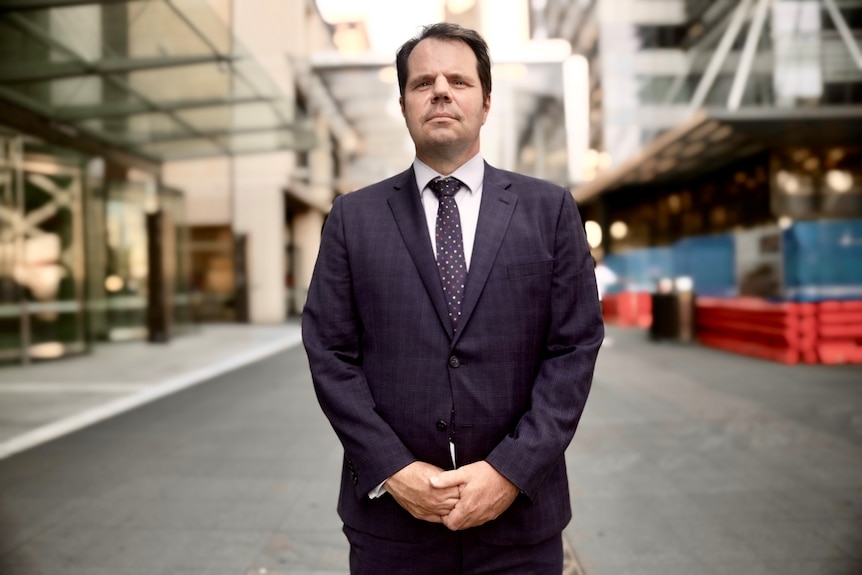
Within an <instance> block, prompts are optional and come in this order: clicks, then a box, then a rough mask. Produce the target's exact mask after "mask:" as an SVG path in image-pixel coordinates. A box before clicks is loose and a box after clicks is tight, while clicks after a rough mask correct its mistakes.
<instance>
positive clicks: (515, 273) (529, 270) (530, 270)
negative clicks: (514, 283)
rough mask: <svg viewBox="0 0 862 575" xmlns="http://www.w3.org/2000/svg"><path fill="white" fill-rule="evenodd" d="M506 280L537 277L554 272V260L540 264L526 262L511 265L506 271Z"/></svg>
mask: <svg viewBox="0 0 862 575" xmlns="http://www.w3.org/2000/svg"><path fill="white" fill-rule="evenodd" d="M506 271H507V272H508V273H507V276H508V278H509V279H510V280H511V279H515V278H521V277H525V276H538V275H543V274H549V273H551V272H553V271H554V260H542V261H540V262H527V263H524V264H511V265H510V266H508V269H507V270H506Z"/></svg>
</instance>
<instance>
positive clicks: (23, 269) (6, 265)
mask: <svg viewBox="0 0 862 575" xmlns="http://www.w3.org/2000/svg"><path fill="white" fill-rule="evenodd" d="M0 150H2V151H3V154H2V155H3V160H2V164H0V170H2V175H0V198H2V200H0V202H2V204H0V205H2V214H1V215H0V220H2V224H0V225H2V227H0V254H2V255H0V274H2V279H0V282H2V286H3V287H2V289H0V298H2V299H0V317H2V320H0V321H2V330H0V331H2V334H3V335H2V336H0V338H1V339H0V359H2V360H3V361H10V360H11V361H29V360H31V359H34V360H38V359H52V358H55V357H61V356H64V355H68V354H73V353H81V352H83V351H85V350H86V348H87V338H86V332H85V307H84V277H85V273H84V272H85V270H84V261H85V260H84V233H83V232H84V210H83V195H84V181H83V167H84V159H83V158H81V157H79V156H75V155H71V154H68V153H60V152H59V151H58V150H53V149H49V148H45V147H42V146H39V145H37V144H34V143H31V142H27V141H25V140H24V139H22V138H17V137H0Z"/></svg>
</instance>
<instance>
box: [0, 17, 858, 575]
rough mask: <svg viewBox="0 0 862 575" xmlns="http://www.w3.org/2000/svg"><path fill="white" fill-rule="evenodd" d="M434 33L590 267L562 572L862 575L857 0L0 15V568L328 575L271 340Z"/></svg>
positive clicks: (373, 171)
mask: <svg viewBox="0 0 862 575" xmlns="http://www.w3.org/2000/svg"><path fill="white" fill-rule="evenodd" d="M441 20H447V21H451V22H457V23H460V24H463V25H464V26H467V27H470V28H474V29H476V30H478V31H480V32H481V33H482V34H483V36H484V37H485V38H486V39H487V40H488V43H489V45H490V49H491V56H492V62H493V92H492V105H491V113H490V116H489V119H488V122H487V124H486V125H485V127H484V129H483V133H482V153H483V155H484V156H485V158H486V159H487V160H488V161H489V162H490V163H491V164H493V165H495V166H496V167H498V168H503V169H508V170H515V171H520V172H524V173H527V174H531V175H533V176H537V177H540V178H545V179H548V180H550V181H553V182H555V183H557V184H559V185H561V186H564V187H566V188H568V189H569V190H570V191H571V193H572V195H573V197H574V198H575V200H576V201H577V203H578V205H579V208H580V211H581V214H582V216H583V221H584V228H585V231H586V234H587V238H588V240H589V242H590V246H591V249H592V252H593V256H594V258H595V260H596V270H595V273H596V278H597V280H598V282H597V283H598V285H599V292H600V296H601V297H602V304H603V313H604V316H605V321H606V328H607V330H606V334H607V337H606V339H605V342H604V344H603V347H602V349H601V352H600V354H599V359H598V364H597V368H596V372H595V378H594V383H593V387H592V391H591V393H590V399H589V403H588V406H587V409H586V410H585V414H584V417H583V419H582V421H581V424H580V427H579V429H578V433H577V435H576V437H575V440H574V441H573V443H572V445H571V446H570V448H569V450H568V451H567V453H566V455H567V458H568V459H569V466H568V469H569V480H570V486H571V492H572V509H573V515H574V517H573V520H572V523H571V524H570V525H569V526H568V527H567V528H566V531H565V533H564V535H565V537H564V541H565V542H566V545H567V546H566V557H567V559H566V571H565V573H566V575H572V574H577V575H583V574H585V573H586V574H590V575H592V574H596V573H598V574H603V573H608V574H612V575H619V574H622V573H644V574H647V573H649V574H656V575H659V574H661V575H673V574H680V575H692V574H696V575H701V574H704V575H712V574H715V575H718V574H726V573H743V574H746V575H779V574H780V575H793V574H799V575H802V574H805V575H809V574H818V575H820V574H823V575H858V574H859V573H862V529H860V526H862V387H860V386H859V384H860V382H862V368H860V364H862V136H860V135H862V0H446V1H443V0H423V1H422V2H411V1H406V0H376V1H372V0H367V1H360V0H317V1H315V0H242V1H240V0H0V573H3V574H4V575H5V574H6V573H8V574H9V575H19V574H20V575H33V574H46V575H48V574H50V575H53V574H56V573H63V574H64V575H103V574H104V575H108V574H111V575H118V574H120V575H237V574H240V573H242V574H244V575H262V574H267V573H268V574H270V575H277V574H282V575H284V574H287V573H303V574H309V573H320V574H323V573H330V574H336V573H337V574H342V573H346V572H347V570H348V551H347V545H346V541H345V539H344V537H343V535H342V533H341V532H340V528H341V523H340V521H339V519H338V517H337V515H336V513H335V501H336V499H337V496H338V478H339V469H340V467H341V463H342V450H341V446H340V445H339V444H338V441H337V439H336V438H335V435H334V434H333V433H332V431H331V429H330V428H329V426H328V423H327V422H326V420H325V418H324V417H323V414H322V413H321V412H320V410H319V408H318V406H317V403H316V400H315V397H314V394H313V390H312V385H311V381H310V375H309V373H308V365H307V360H306V358H305V356H304V353H303V350H302V346H301V345H300V343H301V337H300V329H299V323H300V322H299V320H300V317H301V314H302V309H303V305H304V302H305V297H306V290H307V286H308V284H309V281H310V277H311V272H312V269H313V266H314V263H315V259H316V257H317V252H318V248H319V244H320V235H321V229H322V226H323V224H324V222H325V220H326V217H327V214H328V212H329V209H330V207H331V205H332V202H333V200H334V198H335V197H337V196H338V195H340V194H349V193H351V192H352V191H354V190H356V189H358V188H360V187H362V186H365V185H367V184H370V183H372V182H375V181H378V180H380V179H383V178H386V177H389V176H391V175H394V174H396V173H399V172H401V171H402V170H404V169H406V168H407V167H408V166H409V165H410V162H411V161H412V159H413V148H412V143H411V142H410V140H409V137H408V134H407V130H406V128H405V126H404V121H403V118H402V117H401V114H400V109H399V105H398V87H397V83H396V73H395V69H394V66H393V64H394V59H395V51H396V49H397V47H398V46H399V45H400V44H401V43H402V42H404V41H405V40H407V39H408V38H409V37H411V36H412V35H414V33H416V32H417V31H418V30H419V27H420V26H421V25H423V24H428V23H431V22H435V21H441ZM198 383H207V385H200V386H199V387H197V388H195V389H187V388H189V387H191V386H193V385H196V384H198ZM180 391H182V392H183V393H179V392H180ZM168 396H170V397H168ZM157 399H160V401H155V400H157ZM145 404H146V405H145Z"/></svg>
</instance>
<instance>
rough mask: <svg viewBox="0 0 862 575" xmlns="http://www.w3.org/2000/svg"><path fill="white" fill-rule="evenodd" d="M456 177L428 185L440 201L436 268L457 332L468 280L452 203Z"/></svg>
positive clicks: (457, 185)
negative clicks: (462, 299)
mask: <svg viewBox="0 0 862 575" xmlns="http://www.w3.org/2000/svg"><path fill="white" fill-rule="evenodd" d="M461 185H462V184H461V181H460V180H458V179H456V178H439V179H436V180H432V181H431V182H430V183H429V184H428V187H429V188H430V189H431V191H432V192H434V194H435V195H436V196H437V199H438V200H439V201H440V203H439V205H438V207H437V227H436V230H435V236H434V237H435V238H436V241H437V268H438V269H439V270H440V279H441V281H442V282H443V294H444V295H445V296H446V306H447V307H448V308H449V319H451V320H452V329H453V331H458V320H459V319H460V318H461V297H462V296H463V295H464V284H465V283H466V281H467V264H466V262H465V261H464V242H463V240H462V238H461V215H460V213H459V212H458V204H456V203H455V192H457V191H458V190H459V189H460V188H461Z"/></svg>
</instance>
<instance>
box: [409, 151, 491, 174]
mask: <svg viewBox="0 0 862 575" xmlns="http://www.w3.org/2000/svg"><path fill="white" fill-rule="evenodd" d="M478 153H479V150H471V152H470V153H467V154H460V155H457V156H456V155H449V154H434V153H433V152H432V153H430V154H429V153H428V150H425V151H424V152H423V153H420V152H419V150H417V151H416V157H417V158H419V159H420V160H422V162H424V163H425V165H427V166H428V167H429V168H431V169H432V170H434V171H435V172H437V173H438V174H441V175H443V176H449V175H451V174H452V173H453V172H454V171H455V170H457V169H458V168H460V167H461V166H463V165H464V164H466V163H467V162H468V161H470V159H472V158H473V156H475V155H476V154H478Z"/></svg>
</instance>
